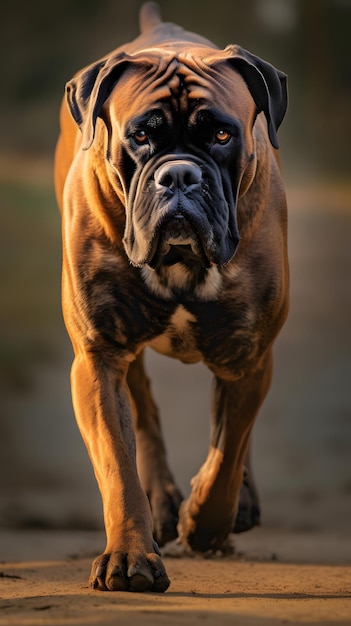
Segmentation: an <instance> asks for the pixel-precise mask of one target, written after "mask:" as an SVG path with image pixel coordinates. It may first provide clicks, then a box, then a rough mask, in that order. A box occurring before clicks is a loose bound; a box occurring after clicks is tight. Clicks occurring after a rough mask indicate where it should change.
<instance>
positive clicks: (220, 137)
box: [215, 129, 230, 143]
mask: <svg viewBox="0 0 351 626" xmlns="http://www.w3.org/2000/svg"><path fill="white" fill-rule="evenodd" d="M215 137H216V141H218V143H227V141H229V139H230V133H228V131H226V130H223V129H220V130H217V132H216V135H215Z"/></svg>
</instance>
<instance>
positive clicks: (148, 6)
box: [139, 2, 162, 33]
mask: <svg viewBox="0 0 351 626" xmlns="http://www.w3.org/2000/svg"><path fill="white" fill-rule="evenodd" d="M139 22H140V32H141V33H145V32H146V31H148V30H151V29H152V28H155V26H158V24H161V22H162V18H161V13H160V7H159V6H158V4H157V3H156V2H146V3H145V4H143V6H142V7H141V9H140V15H139Z"/></svg>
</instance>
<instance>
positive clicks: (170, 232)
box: [148, 216, 211, 269]
mask: <svg viewBox="0 0 351 626" xmlns="http://www.w3.org/2000/svg"><path fill="white" fill-rule="evenodd" d="M176 263H184V264H186V265H197V266H198V265H201V266H202V267H205V268H208V267H210V265H211V262H210V260H209V258H208V257H207V255H206V253H205V249H204V247H203V245H202V243H201V239H200V237H199V236H198V234H197V233H196V231H195V230H194V229H193V227H192V226H191V224H190V223H189V221H188V220H187V219H184V218H182V216H176V217H175V218H173V219H171V220H170V221H169V222H168V223H167V224H166V225H165V226H164V227H163V228H161V230H160V232H159V233H158V237H157V239H156V248H155V250H154V253H153V255H152V257H151V258H150V259H149V261H148V265H149V266H150V267H151V268H152V269H157V268H159V267H160V266H161V265H163V266H168V267H169V266H171V265H175V264H176Z"/></svg>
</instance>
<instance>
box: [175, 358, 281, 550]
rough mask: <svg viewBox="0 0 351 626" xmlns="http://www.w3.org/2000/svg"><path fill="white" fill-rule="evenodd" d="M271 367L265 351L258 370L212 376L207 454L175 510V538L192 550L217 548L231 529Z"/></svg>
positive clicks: (268, 382)
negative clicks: (238, 375)
mask: <svg viewBox="0 0 351 626" xmlns="http://www.w3.org/2000/svg"><path fill="white" fill-rule="evenodd" d="M271 366H272V358H271V354H268V355H267V356H266V357H265V358H264V360H263V362H261V366H260V367H259V368H258V369H256V370H255V371H254V372H251V373H249V374H247V375H245V376H243V377H241V378H240V379H237V380H235V379H234V380H228V379H227V378H226V379H222V378H220V377H219V376H216V377H215V379H214V388H213V405H212V413H213V415H212V433H211V445H210V449H209V453H208V457H207V459H206V461H205V463H204V464H203V466H202V467H201V469H200V471H199V472H198V474H197V475H196V476H195V477H194V478H193V479H192V491H191V494H190V496H189V498H188V499H187V500H186V501H185V502H183V503H182V505H181V507H180V511H179V520H180V521H179V524H178V532H179V536H180V538H181V540H182V542H183V543H184V544H186V545H188V546H190V548H192V549H193V550H199V551H206V550H210V549H217V548H220V547H221V546H222V545H223V543H224V542H225V540H226V538H227V536H228V534H229V533H230V532H231V531H232V529H233V526H234V520H235V517H236V514H237V508H238V498H239V492H240V488H241V485H242V482H243V472H244V461H245V456H246V453H247V450H248V445H249V441H250V434H251V430H252V426H253V424H254V421H255V417H256V414H257V411H258V409H259V407H260V405H261V403H262V401H263V399H264V397H265V395H266V393H267V391H268V388H269V384H270V380H271V370H272V367H271Z"/></svg>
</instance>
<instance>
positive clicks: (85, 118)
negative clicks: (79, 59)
mask: <svg viewBox="0 0 351 626" xmlns="http://www.w3.org/2000/svg"><path fill="white" fill-rule="evenodd" d="M131 60H132V57H130V56H128V55H127V54H125V53H124V52H119V53H118V54H116V55H114V56H112V57H109V58H107V59H105V60H103V61H98V62H97V63H93V64H92V65H89V66H88V67H87V68H85V69H84V70H82V71H81V72H80V73H79V74H77V75H76V76H75V77H74V78H72V80H70V81H69V82H68V83H67V85H66V97H67V103H68V106H69V109H70V111H71V114H72V117H73V119H74V120H75V122H76V123H77V124H78V126H79V128H80V130H81V131H82V134H83V143H82V149H83V150H88V149H89V148H90V146H91V144H92V143H93V140H94V134H95V125H96V119H97V117H98V116H99V114H100V113H101V109H102V106H103V104H104V102H105V100H106V99H107V98H108V96H109V95H110V93H111V91H112V89H113V87H114V85H115V84H116V81H117V80H118V78H119V77H120V76H121V74H122V73H123V71H124V70H125V69H126V67H127V66H128V65H129V63H130V62H131Z"/></svg>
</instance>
